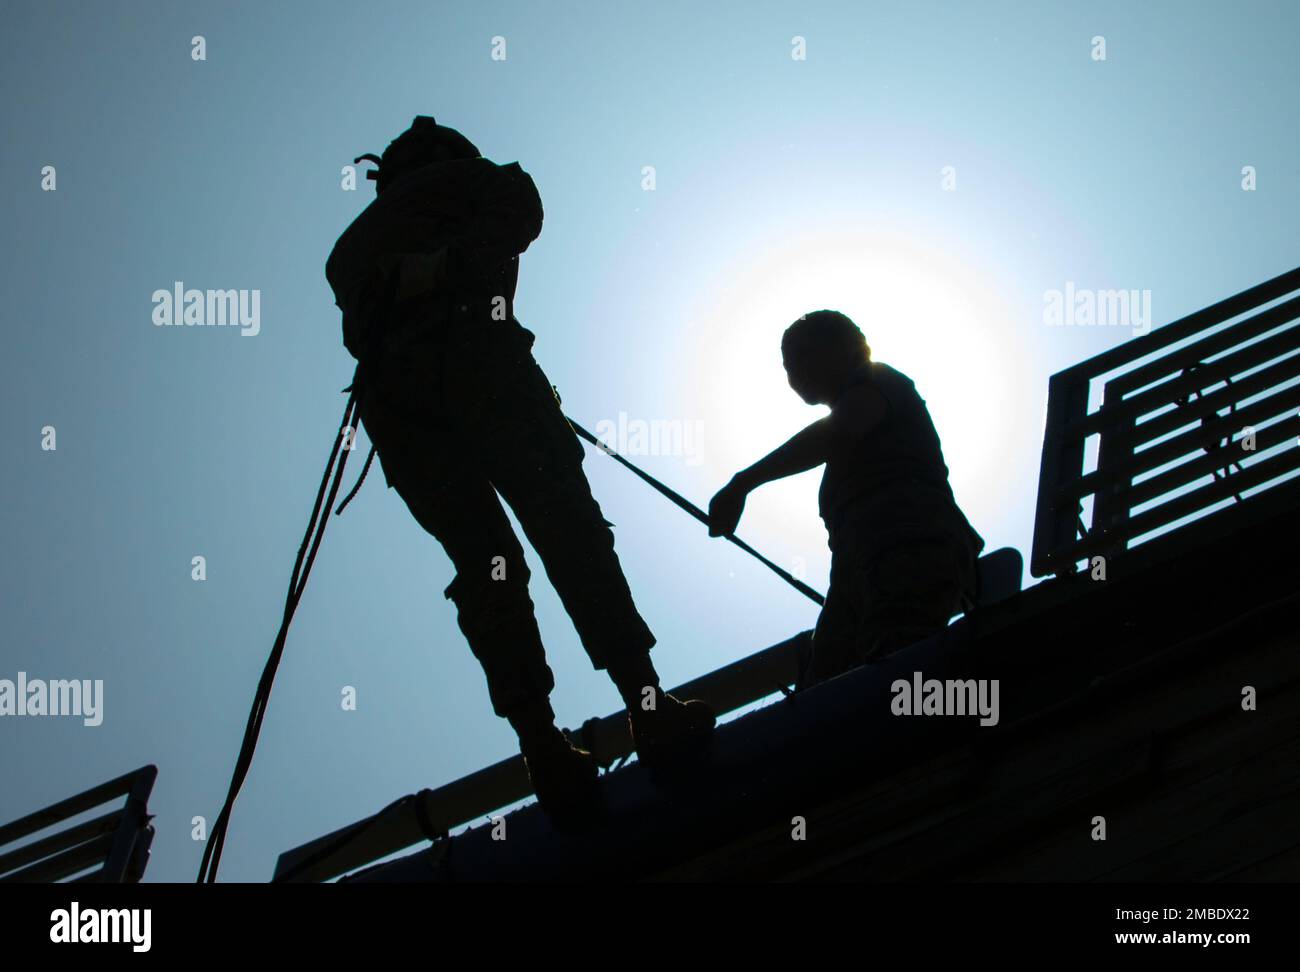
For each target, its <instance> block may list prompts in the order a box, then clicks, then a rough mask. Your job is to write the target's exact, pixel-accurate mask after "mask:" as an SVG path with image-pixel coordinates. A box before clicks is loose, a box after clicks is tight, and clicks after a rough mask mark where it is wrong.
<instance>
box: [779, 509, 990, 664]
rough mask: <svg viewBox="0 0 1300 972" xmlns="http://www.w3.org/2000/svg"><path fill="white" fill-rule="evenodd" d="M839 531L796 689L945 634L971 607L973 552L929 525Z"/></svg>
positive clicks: (959, 537) (960, 537)
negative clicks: (827, 584)
mask: <svg viewBox="0 0 1300 972" xmlns="http://www.w3.org/2000/svg"><path fill="white" fill-rule="evenodd" d="M875 524H876V528H875V529H872V527H871V526H869V525H868V524H866V523H865V522H863V523H861V524H859V525H858V526H856V527H853V526H850V527H846V528H844V529H843V530H842V531H840V535H839V536H837V537H836V545H835V550H834V553H833V554H832V556H831V578H830V588H829V590H828V591H827V593H826V603H825V605H824V606H823V607H822V613H821V615H820V617H819V618H818V619H817V625H816V627H815V629H814V630H813V638H812V644H811V653H810V656H809V657H808V658H807V659H806V661H805V663H804V665H803V671H802V674H801V677H800V687H807V686H810V685H813V684H816V683H817V682H821V681H825V680H826V679H830V678H834V677H835V676H837V675H841V674H843V673H844V672H847V671H850V670H851V669H853V668H857V667H858V666H859V665H863V664H866V663H868V662H871V661H875V660H877V659H880V658H884V657H885V656H887V655H891V654H893V653H894V652H896V651H899V650H901V649H903V648H906V647H908V646H909V645H912V644H915V643H916V642H918V641H921V640H923V639H925V638H928V637H929V636H931V635H933V634H936V633H937V632H940V631H942V630H943V629H944V628H946V627H947V626H948V622H949V620H951V618H952V617H953V616H954V615H956V614H958V613H960V612H962V611H963V610H965V609H966V608H967V606H968V605H969V604H970V603H971V602H972V601H973V599H974V597H975V595H976V590H977V579H976V571H977V567H976V560H977V552H976V551H975V550H974V549H973V547H972V544H971V542H970V541H969V540H967V539H965V535H964V534H963V533H960V532H957V531H956V530H945V529H943V528H941V527H937V526H936V525H935V524H934V523H933V521H931V522H929V523H926V522H910V523H909V522H908V521H907V520H906V519H903V520H902V521H901V522H900V521H894V522H890V523H889V524H888V527H887V528H886V527H884V526H883V525H882V521H880V520H876V521H875Z"/></svg>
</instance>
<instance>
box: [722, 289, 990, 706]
mask: <svg viewBox="0 0 1300 972" xmlns="http://www.w3.org/2000/svg"><path fill="white" fill-rule="evenodd" d="M781 356H782V360H783V362H784V364H785V370H786V375H787V377H788V379H789V382H790V387H791V388H792V389H794V391H795V392H796V393H797V394H798V395H799V397H800V398H802V399H803V400H804V401H805V402H807V403H808V404H810V405H829V406H830V408H831V414H830V415H828V416H826V417H825V418H823V419H820V420H818V421H816V422H814V423H813V424H812V425H810V426H808V427H807V428H806V429H804V430H803V431H802V432H799V433H798V434H797V435H795V436H794V437H793V438H791V439H790V440H789V441H788V442H786V443H785V445H783V446H781V447H780V448H778V449H776V450H774V451H773V452H771V453H770V454H768V455H767V456H765V457H764V458H763V459H760V460H759V461H758V462H756V463H754V465H752V466H750V467H749V468H748V469H745V470H742V471H741V472H739V473H737V474H736V475H735V477H734V478H733V479H732V480H731V482H729V483H728V484H727V485H726V486H725V487H723V488H722V489H721V490H720V491H719V492H718V494H717V495H716V496H714V497H713V501H712V502H711V503H710V505H709V520H710V526H709V533H710V534H711V535H712V536H725V535H728V534H731V533H733V532H734V531H735V529H736V524H737V523H738V522H739V520H740V515H741V512H742V511H743V510H744V505H745V497H746V496H747V495H748V494H749V492H750V491H751V490H753V489H755V488H757V487H758V486H761V485H762V484H764V483H767V482H771V481H772V480H774V479H781V478H783V477H785V476H792V475H794V474H795V473H800V472H804V471H806V470H809V469H813V468H815V467H816V466H819V465H822V464H823V463H825V465H826V470H825V472H824V474H823V478H822V485H821V492H820V494H819V497H818V506H819V507H820V512H821V516H822V519H823V520H824V521H825V523H826V530H827V533H828V534H829V544H830V548H831V551H832V554H831V582H830V590H829V591H827V594H826V604H825V606H824V607H823V609H822V613H821V617H820V618H818V620H817V627H816V629H815V631H814V632H813V642H812V657H811V661H810V663H809V664H808V666H807V669H806V670H805V672H804V673H803V675H802V677H801V684H803V685H810V684H813V683H815V682H819V681H822V680H824V679H827V678H831V677H833V676H835V675H839V674H841V673H842V672H845V671H848V670H849V669H851V668H854V667H856V666H858V665H860V664H863V663H864V662H866V661H868V660H870V659H874V658H878V657H883V656H884V655H887V654H890V653H891V652H894V651H897V650H898V649H900V648H905V647H907V646H908V645H909V644H912V643H913V642H915V641H918V640H920V639H922V638H924V637H926V636H928V635H931V634H933V633H935V632H936V631H940V630H942V629H943V628H944V627H946V626H947V624H948V621H949V619H950V618H951V617H952V616H953V615H954V614H956V613H958V611H959V610H962V609H963V608H968V607H969V606H970V605H971V604H972V602H973V600H974V597H975V592H976V583H977V581H976V567H975V564H976V559H977V558H978V556H979V552H980V550H982V549H983V547H984V540H983V539H982V538H981V537H980V536H979V534H978V533H976V532H975V530H974V528H972V527H971V525H970V523H969V521H967V519H966V517H965V515H964V514H963V513H962V511H961V510H960V509H959V508H958V506H957V503H956V501H955V500H954V499H953V494H952V489H951V487H950V486H949V484H948V467H947V466H946V465H945V464H944V460H943V452H942V450H941V449H940V446H939V436H938V435H937V434H936V432H935V429H934V424H933V423H932V422H931V421H930V414H929V412H928V411H927V409H926V407H925V402H924V401H923V400H922V399H921V397H920V396H919V395H918V394H917V393H916V389H915V388H914V387H913V385H912V380H911V379H910V378H908V377H907V376H906V375H904V374H902V373H901V372H899V371H897V370H895V369H894V368H891V367H890V366H889V365H887V364H884V363H882V362H878V361H872V360H871V349H870V347H869V346H868V345H867V341H866V338H865V337H863V335H862V332H861V331H860V330H859V329H858V327H857V325H856V324H854V323H853V321H851V320H850V319H849V318H848V317H846V316H845V315H843V314H841V313H839V312H837V311H829V310H820V311H814V312H813V313H811V314H806V315H805V316H803V317H801V318H800V319H799V320H798V321H796V322H795V323H794V324H792V325H790V327H789V328H787V329H786V332H785V334H784V336H783V337H782V339H781Z"/></svg>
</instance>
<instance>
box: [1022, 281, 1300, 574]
mask: <svg viewBox="0 0 1300 972" xmlns="http://www.w3.org/2000/svg"><path fill="white" fill-rule="evenodd" d="M1297 291H1300V268H1297V269H1295V270H1291V271H1289V272H1287V273H1284V274H1281V275H1280V276H1277V277H1274V278H1273V279H1271V280H1268V281H1265V282H1264V283H1261V284H1259V285H1258V286H1255V287H1251V288H1250V289H1248V290H1245V291H1242V292H1241V293H1239V294H1236V295H1235V296H1233V297H1229V298H1227V299H1226V300H1222V301H1219V302H1218V303H1216V304H1213V305H1211V306H1210V307H1207V308H1204V309H1203V310H1200V311H1197V312H1196V313H1194V314H1190V315H1188V316H1187V317H1184V318H1182V319H1181V320H1179V321H1176V322H1174V323H1172V324H1168V325H1166V326H1164V327H1161V328H1157V329H1155V330H1152V331H1151V332H1150V333H1148V334H1145V335H1143V336H1142V337H1139V338H1134V339H1132V340H1130V341H1128V342H1126V343H1125V344H1123V345H1121V346H1119V347H1116V348H1112V349H1111V350H1109V351H1105V352H1103V353H1101V354H1099V355H1096V356H1094V357H1092V358H1089V359H1088V360H1086V361H1082V362H1080V363H1079V364H1077V365H1074V366H1073V367H1070V368H1067V369H1066V370H1064V371H1062V372H1059V373H1058V374H1056V375H1053V376H1052V379H1051V382H1050V385H1049V389H1048V403H1047V423H1046V429H1045V432H1044V438H1043V454H1042V464H1041V468H1040V475H1039V482H1038V504H1037V513H1036V516H1035V521H1034V546H1033V555H1032V557H1031V561H1030V567H1031V571H1032V572H1033V574H1034V575H1035V576H1037V577H1042V576H1044V575H1046V574H1051V573H1070V572H1072V571H1073V570H1075V568H1076V565H1077V564H1078V563H1080V562H1082V561H1087V560H1088V559H1090V558H1092V557H1094V556H1099V555H1100V556H1103V557H1110V556H1115V555H1119V554H1122V553H1123V552H1124V550H1126V549H1127V548H1128V546H1129V545H1130V543H1131V541H1133V540H1135V539H1137V538H1140V537H1143V536H1146V535H1148V534H1151V533H1154V532H1156V531H1160V530H1167V529H1168V528H1169V527H1170V526H1171V525H1172V524H1174V523H1176V522H1177V521H1178V520H1181V519H1183V518H1185V517H1191V516H1195V515H1196V514H1197V513H1200V512H1203V511H1205V510H1206V509H1207V508H1208V507H1210V506H1212V505H1214V504H1215V503H1218V502H1221V501H1223V500H1225V499H1230V498H1234V497H1235V498H1236V499H1237V500H1238V501H1243V502H1245V501H1248V500H1249V499H1250V498H1249V497H1247V498H1246V499H1245V500H1243V495H1242V494H1243V493H1245V492H1246V491H1248V490H1251V489H1254V488H1256V487H1261V486H1266V487H1268V488H1266V489H1263V490H1261V491H1260V492H1261V493H1266V492H1269V491H1270V490H1271V489H1272V488H1273V487H1274V486H1275V485H1277V484H1276V483H1275V482H1274V481H1275V480H1277V479H1278V478H1279V477H1282V476H1285V475H1287V474H1288V473H1291V472H1292V471H1294V470H1296V469H1300V450H1297V449H1291V450H1284V451H1281V452H1278V453H1276V454H1274V455H1270V456H1268V457H1267V458H1256V457H1258V456H1260V455H1261V454H1262V453H1264V452H1266V451H1267V450H1269V449H1274V448H1276V447H1278V446H1281V445H1282V444H1284V443H1285V442H1287V441H1288V440H1291V441H1295V440H1296V439H1297V437H1300V418H1297V417H1296V415H1295V411H1296V409H1297V408H1300V386H1295V385H1291V386H1290V387H1285V386H1287V385H1288V383H1290V382H1293V381H1294V380H1295V379H1297V378H1300V354H1297V352H1300V320H1298V319H1300V293H1297ZM1282 298H1287V299H1285V300H1282ZM1275 301H1280V302H1278V303H1274V302H1275ZM1270 304H1272V305H1273V306H1267V305H1270ZM1238 317H1240V318H1242V319H1241V320H1238V321H1235V322H1233V323H1231V324H1229V326H1227V327H1224V328H1222V329H1220V330H1216V331H1215V332H1214V333H1212V334H1208V335H1206V336H1204V337H1200V338H1199V339H1196V340H1192V339H1194V338H1197V336H1198V335H1201V334H1202V333H1203V332H1206V331H1209V330H1211V329H1213V328H1218V327H1219V326H1220V325H1223V324H1227V323H1228V322H1230V321H1233V319H1234V318H1238ZM1185 341H1190V343H1187V344H1185V345H1184V346H1182V347H1177V348H1174V347H1173V346H1174V345H1176V344H1179V343H1180V342H1185ZM1171 348H1172V350H1166V349H1171ZM1162 351H1163V352H1164V353H1163V354H1161V353H1160V352H1162ZM1153 355H1154V356H1155V357H1152V356H1153ZM1145 359H1150V360H1145ZM1126 366H1131V367H1126ZM1116 372H1119V373H1118V374H1116ZM1103 376H1109V377H1108V378H1106V379H1105V382H1104V385H1103V394H1102V404H1101V405H1100V407H1098V408H1097V409H1096V410H1095V411H1092V412H1089V411H1088V403H1089V393H1090V391H1091V390H1092V388H1093V383H1094V381H1096V380H1098V379H1100V378H1102V377H1103ZM1219 386H1222V387H1219ZM1252 399H1255V400H1254V401H1252ZM1192 423H1196V424H1195V425H1192V427H1191V428H1190V429H1188V428H1186V427H1187V426H1188V425H1191V424H1192ZM1264 423H1269V424H1268V425H1267V426H1266V427H1265V428H1262V429H1256V426H1259V425H1262V424H1264ZM1247 428H1250V429H1252V430H1254V431H1255V434H1254V437H1253V446H1254V448H1253V450H1252V451H1247V450H1246V449H1244V448H1242V447H1239V446H1238V445H1237V442H1239V441H1241V440H1240V439H1239V440H1237V441H1234V439H1233V437H1234V435H1236V434H1238V433H1244V432H1245V430H1246V429H1247ZM1091 435H1098V436H1099V438H1100V444H1099V449H1098V458H1097V468H1096V469H1095V470H1093V471H1088V472H1085V470H1084V458H1085V455H1084V446H1085V440H1086V439H1087V438H1088V437H1089V436H1091ZM1179 460H1182V461H1181V462H1180V461H1179ZM1175 463H1176V465H1173V466H1172V468H1165V467H1168V466H1170V465H1171V464H1175ZM1207 476H1208V477H1212V481H1211V482H1209V483H1207V484H1205V485H1201V486H1199V487H1196V486H1195V484H1196V483H1197V481H1198V480H1200V479H1204V478H1205V477H1207ZM1088 498H1091V499H1092V501H1093V509H1092V515H1091V518H1090V522H1086V523H1085V522H1084V518H1083V508H1084V507H1083V504H1084V501H1085V500H1087V499H1088ZM1144 504H1150V505H1149V508H1147V509H1144V510H1141V511H1139V512H1136V513H1135V512H1134V510H1135V509H1136V508H1138V507H1141V506H1143V505H1144Z"/></svg>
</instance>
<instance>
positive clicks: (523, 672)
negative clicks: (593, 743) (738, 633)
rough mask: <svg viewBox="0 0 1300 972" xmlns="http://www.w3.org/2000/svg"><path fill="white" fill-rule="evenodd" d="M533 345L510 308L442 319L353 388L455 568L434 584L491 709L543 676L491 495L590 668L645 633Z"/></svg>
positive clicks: (636, 643) (516, 559) (369, 369)
mask: <svg viewBox="0 0 1300 972" xmlns="http://www.w3.org/2000/svg"><path fill="white" fill-rule="evenodd" d="M532 344H533V334H532V333H531V332H530V331H528V330H527V329H526V328H524V327H523V326H521V325H520V324H519V323H518V321H516V320H514V319H513V318H511V319H509V320H506V321H493V320H490V319H483V318H478V319H472V318H469V317H467V316H465V315H459V316H454V317H450V318H448V319H443V320H438V321H436V322H433V323H432V326H421V327H419V328H414V329H408V330H406V331H404V332H401V333H399V334H398V335H396V336H395V337H394V338H393V339H392V340H390V341H389V342H388V343H387V344H385V345H384V346H382V347H381V349H380V350H379V351H378V352H377V353H376V355H375V356H374V357H373V359H372V360H368V361H367V363H366V367H365V370H364V372H363V373H364V376H365V377H364V380H363V383H362V386H361V388H362V393H361V398H360V401H361V405H360V408H361V418H362V424H363V426H364V427H365V429H366V432H367V434H368V435H369V436H370V440H371V442H372V443H374V446H375V449H376V452H377V453H378V455H379V460H380V463H381V465H382V467H383V470H384V476H385V478H386V479H387V481H388V484H389V486H390V487H392V488H393V489H395V490H397V492H398V494H399V495H400V496H401V497H402V499H403V500H404V501H405V503H406V505H407V507H408V508H409V509H410V511H411V514H412V515H413V516H414V517H415V519H416V520H417V521H418V522H419V523H420V525H421V526H422V527H424V529H425V530H427V531H428V532H429V533H430V534H432V535H433V536H434V537H435V538H437V540H438V541H439V542H440V543H441V544H442V546H443V549H444V550H445V551H446V552H447V555H448V557H450V558H451V561H452V564H453V565H454V566H455V569H456V575H455V578H454V579H453V580H452V582H451V584H450V586H448V587H447V589H446V591H445V594H446V597H448V598H449V599H450V600H452V601H453V602H454V603H455V605H456V608H457V622H458V624H459V626H460V629H461V631H462V632H463V633H464V635H465V638H466V640H467V641H468V642H469V646H470V650H471V651H472V652H473V653H474V655H475V657H476V658H477V659H478V660H479V662H480V663H481V664H482V666H483V671H484V674H485V675H486V676H487V683H488V692H489V695H490V697H491V700H492V707H493V709H494V711H495V712H496V713H497V715H500V716H507V715H509V714H510V713H512V712H515V711H517V710H518V709H519V708H520V707H522V706H524V705H526V704H528V703H531V702H535V701H537V700H539V699H542V698H545V697H546V696H547V695H548V694H549V693H550V691H551V689H552V688H553V687H554V684H555V680H554V676H553V674H552V672H551V669H550V667H549V666H548V665H547V663H546V656H545V652H544V650H543V646H542V639H541V634H540V632H539V630H538V627H537V621H536V617H535V614H534V610H533V602H532V599H531V597H530V596H529V593H528V581H529V576H530V574H529V570H528V567H527V565H526V564H525V561H524V551H523V548H522V547H521V546H520V543H519V540H518V538H517V537H516V536H515V533H514V530H513V529H512V528H511V526H510V521H509V520H508V519H507V517H506V513H505V510H504V509H503V507H502V505H501V498H504V499H505V501H506V502H507V503H508V504H509V505H510V508H511V510H513V512H514V514H515V516H516V517H517V519H518V520H519V523H520V525H521V526H522V527H523V530H524V533H525V535H526V536H527V538H528V540H529V542H530V543H531V544H532V545H533V547H534V549H535V550H536V551H537V554H538V555H539V557H540V558H541V561H542V564H543V566H544V568H545V570H546V575H547V577H548V578H549V579H550V581H551V583H552V585H554V587H555V590H556V592H557V593H558V594H559V596H560V600H561V602H562V603H563V604H564V607H565V610H566V611H567V612H568V614H569V617H570V618H571V619H572V621H573V624H574V627H575V628H576V629H577V632H578V635H579V638H580V639H581V641H582V645H583V647H584V648H585V649H586V651H587V654H588V655H589V656H590V658H591V661H592V663H593V665H594V666H595V667H596V668H597V669H603V668H607V667H609V665H610V664H611V662H615V663H616V662H618V661H619V660H622V659H628V658H632V657H634V656H635V655H637V654H638V653H640V654H644V653H646V652H648V651H649V650H650V648H651V647H652V646H653V645H654V643H655V638H654V635H653V634H652V633H651V631H650V629H649V628H648V627H647V625H646V623H645V621H644V620H643V619H642V618H641V615H640V614H639V613H638V612H637V609H636V606H635V604H634V603H633V600H632V594H631V591H630V590H629V588H628V584H627V580H626V579H625V577H624V575H623V570H622V567H621V566H620V564H619V561H618V557H617V555H616V554H615V552H614V535H613V533H612V532H611V530H610V527H611V525H612V524H610V523H609V522H608V521H607V520H605V518H604V517H603V516H602V515H601V511H600V507H599V505H598V504H597V502H596V500H595V499H594V498H593V497H592V494H591V488H590V486H589V484H588V482H587V478H586V476H585V475H584V474H583V471H582V460H583V455H584V454H583V448H582V443H581V442H580V441H579V440H578V438H577V436H576V435H575V433H574V431H573V429H572V427H571V426H570V425H569V423H568V421H567V420H566V419H565V417H564V413H563V412H562V411H561V409H560V405H559V401H558V399H557V397H556V395H555V392H554V390H553V389H552V387H551V384H550V382H549V381H548V380H547V377H546V375H545V374H544V373H543V372H542V370H541V368H540V367H538V365H537V362H536V361H535V360H534V359H533V355H532ZM498 494H500V497H498Z"/></svg>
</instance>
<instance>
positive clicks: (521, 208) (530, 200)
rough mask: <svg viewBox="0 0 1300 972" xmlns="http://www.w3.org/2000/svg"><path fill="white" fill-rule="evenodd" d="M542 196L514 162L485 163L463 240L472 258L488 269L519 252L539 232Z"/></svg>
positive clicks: (540, 229) (538, 234)
mask: <svg viewBox="0 0 1300 972" xmlns="http://www.w3.org/2000/svg"><path fill="white" fill-rule="evenodd" d="M542 218H543V213H542V197H541V196H540V195H539V194H538V192H537V186H536V185H535V184H534V183H533V180H532V177H531V176H530V175H529V174H528V173H527V172H525V171H524V170H523V169H521V168H520V167H519V163H518V162H511V163H510V164H509V165H495V164H493V163H491V162H487V163H486V166H485V168H484V170H483V175H482V178H481V182H480V186H479V203H478V207H477V210H476V212H475V213H474V216H473V217H472V219H471V221H470V225H469V227H468V230H469V231H468V233H467V238H466V240H465V242H466V246H467V249H468V251H469V253H470V255H471V257H472V258H474V259H477V260H480V261H482V262H483V263H484V264H485V265H488V266H491V265H495V264H499V263H502V262H504V261H507V260H510V259H512V258H513V257H517V256H518V255H519V254H521V253H523V252H524V251H525V250H526V249H528V246H529V244H530V243H532V242H533V240H535V239H537V237H538V236H540V235H541V232H542Z"/></svg>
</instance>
